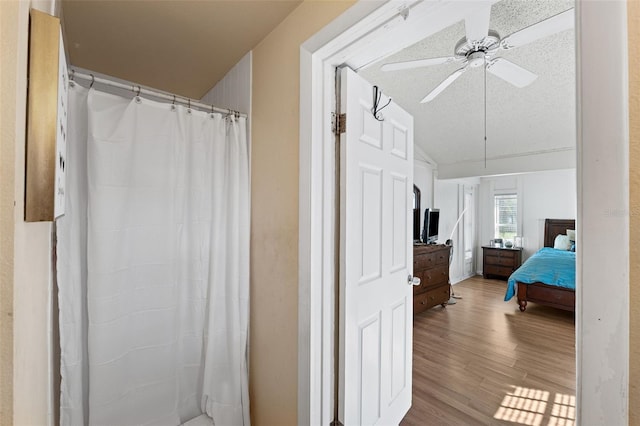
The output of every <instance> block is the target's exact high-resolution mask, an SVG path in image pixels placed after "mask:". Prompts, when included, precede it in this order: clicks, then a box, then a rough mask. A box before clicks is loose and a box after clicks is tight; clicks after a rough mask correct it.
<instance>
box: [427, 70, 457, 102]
mask: <svg viewBox="0 0 640 426" xmlns="http://www.w3.org/2000/svg"><path fill="white" fill-rule="evenodd" d="M466 70H467V67H466V66H465V67H463V68H460V69H459V70H456V71H454V72H453V73H452V74H450V75H449V77H447V78H445V79H444V81H443V82H442V83H440V84H438V85H437V86H436V88H435V89H433V90H432V91H431V92H430V93H429V94H428V95H427V96H425V97H424V99H423V100H421V101H420V103H421V104H424V103H426V102H431V101H432V100H434V99H435V97H436V96H438V95H439V94H440V93H442V91H443V90H444V89H446V88H447V87H449V85H450V84H451V83H453V82H454V81H456V80H457V78H458V77H460V76H461V75H462V74H463V73H464V72H465V71H466Z"/></svg>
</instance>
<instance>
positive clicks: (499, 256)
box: [482, 246, 522, 280]
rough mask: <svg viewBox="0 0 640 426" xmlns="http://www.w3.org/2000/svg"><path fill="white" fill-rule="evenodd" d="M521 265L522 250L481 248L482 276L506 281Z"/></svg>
mask: <svg viewBox="0 0 640 426" xmlns="http://www.w3.org/2000/svg"><path fill="white" fill-rule="evenodd" d="M521 263H522V248H506V247H504V248H499V247H489V246H482V276H483V277H484V278H490V277H498V278H503V279H505V280H506V279H508V278H509V275H511V273H512V272H513V271H515V270H516V269H518V268H519V267H520V264H521Z"/></svg>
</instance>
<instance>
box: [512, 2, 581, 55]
mask: <svg viewBox="0 0 640 426" xmlns="http://www.w3.org/2000/svg"><path fill="white" fill-rule="evenodd" d="M574 25H575V10H574V9H569V10H565V11H564V12H562V13H558V14H557V15H554V16H552V17H551V18H549V19H545V20H544V21H540V22H538V23H537V24H533V25H530V26H528V27H526V28H524V29H521V30H520V31H516V32H515V33H513V34H511V35H508V36H506V37H505V38H503V39H502V43H501V45H502V48H503V49H512V48H514V47H520V46H523V45H525V44H528V43H531V42H533V41H536V40H539V39H541V38H544V37H548V36H550V35H552V34H556V33H559V32H560V31H565V30H569V29H571V28H573V27H574Z"/></svg>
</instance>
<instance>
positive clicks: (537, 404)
mask: <svg viewBox="0 0 640 426" xmlns="http://www.w3.org/2000/svg"><path fill="white" fill-rule="evenodd" d="M549 405H550V402H549V392H547V391H543V390H540V389H529V388H523V387H520V386H513V391H512V392H508V393H507V394H506V395H505V397H504V399H503V400H502V404H501V405H500V408H498V411H496V413H495V414H494V415H493V417H494V418H495V419H498V420H504V421H508V422H512V423H517V424H521V425H531V426H540V425H541V424H542V421H543V420H544V419H545V414H547V407H548V406H549ZM547 417H548V418H549V422H548V423H547V424H546V425H547V426H574V424H575V418H576V397H575V396H573V395H565V394H560V393H557V394H555V397H554V399H553V405H552V406H551V411H550V413H548V416H547Z"/></svg>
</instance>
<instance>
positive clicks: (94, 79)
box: [89, 74, 96, 89]
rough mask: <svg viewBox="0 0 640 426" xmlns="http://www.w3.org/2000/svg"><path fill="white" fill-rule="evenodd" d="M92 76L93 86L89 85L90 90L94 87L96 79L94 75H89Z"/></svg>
mask: <svg viewBox="0 0 640 426" xmlns="http://www.w3.org/2000/svg"><path fill="white" fill-rule="evenodd" d="M89 75H90V76H91V84H89V89H91V88H92V87H93V83H95V81H96V78H95V77H94V76H93V74H89Z"/></svg>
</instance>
